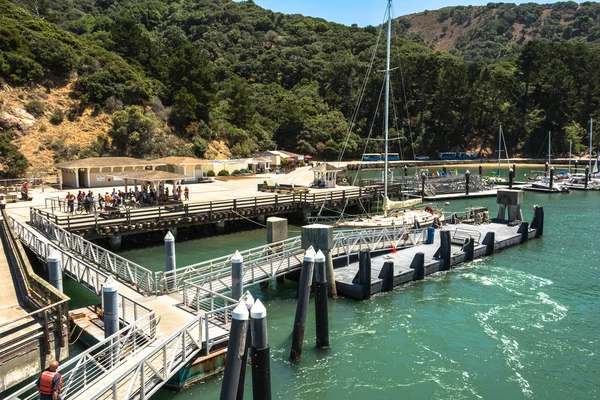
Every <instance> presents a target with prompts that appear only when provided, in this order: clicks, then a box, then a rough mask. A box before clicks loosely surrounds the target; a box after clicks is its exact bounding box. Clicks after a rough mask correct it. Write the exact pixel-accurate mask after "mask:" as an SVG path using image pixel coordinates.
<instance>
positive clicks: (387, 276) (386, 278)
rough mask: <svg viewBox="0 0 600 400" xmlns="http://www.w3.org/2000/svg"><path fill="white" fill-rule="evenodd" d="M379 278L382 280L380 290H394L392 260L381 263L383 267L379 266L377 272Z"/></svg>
mask: <svg viewBox="0 0 600 400" xmlns="http://www.w3.org/2000/svg"><path fill="white" fill-rule="evenodd" d="M379 279H381V280H383V282H381V291H382V292H389V291H392V290H394V262H393V261H386V262H385V263H383V267H382V268H381V272H379Z"/></svg>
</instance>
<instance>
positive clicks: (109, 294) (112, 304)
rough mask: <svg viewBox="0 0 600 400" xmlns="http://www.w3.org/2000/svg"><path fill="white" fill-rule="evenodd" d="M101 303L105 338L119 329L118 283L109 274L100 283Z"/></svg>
mask: <svg viewBox="0 0 600 400" xmlns="http://www.w3.org/2000/svg"><path fill="white" fill-rule="evenodd" d="M102 305H103V308H102V319H103V320H104V338H105V339H106V338H107V337H109V336H112V335H114V334H115V333H117V332H118V331H119V284H118V283H117V281H115V280H114V279H113V278H112V276H109V277H108V279H106V281H105V282H104V284H103V285H102Z"/></svg>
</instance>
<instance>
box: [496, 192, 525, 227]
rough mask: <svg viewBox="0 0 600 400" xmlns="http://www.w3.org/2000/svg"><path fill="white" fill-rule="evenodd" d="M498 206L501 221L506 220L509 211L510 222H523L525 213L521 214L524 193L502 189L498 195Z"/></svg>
mask: <svg viewBox="0 0 600 400" xmlns="http://www.w3.org/2000/svg"><path fill="white" fill-rule="evenodd" d="M496 204H498V219H499V220H501V221H505V220H506V210H507V209H508V222H512V221H522V220H523V213H522V212H521V204H523V191H521V190H506V189H500V190H498V193H497V194H496Z"/></svg>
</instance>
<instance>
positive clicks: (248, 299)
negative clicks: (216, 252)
mask: <svg viewBox="0 0 600 400" xmlns="http://www.w3.org/2000/svg"><path fill="white" fill-rule="evenodd" d="M240 302H241V303H244V305H245V306H246V309H247V310H248V312H250V310H251V309H252V307H253V306H254V297H252V294H250V292H248V291H247V292H246V293H244V295H243V296H242V297H241V298H240ZM246 328H247V331H246V344H245V347H244V354H243V355H242V365H241V367H240V382H239V384H238V391H237V397H236V399H237V400H243V399H244V386H245V384H246V365H248V350H249V349H250V345H251V343H252V329H251V328H250V324H246Z"/></svg>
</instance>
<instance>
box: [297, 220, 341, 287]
mask: <svg viewBox="0 0 600 400" xmlns="http://www.w3.org/2000/svg"><path fill="white" fill-rule="evenodd" d="M311 246H312V247H313V249H314V250H315V251H316V250H321V251H322V252H323V254H324V255H325V258H326V259H327V260H326V262H325V264H326V267H327V285H328V292H329V295H330V296H332V297H337V288H336V286H335V273H334V271H333V258H332V257H331V251H330V250H331V249H332V248H333V227H332V226H329V225H320V224H313V225H307V226H303V227H302V248H303V249H304V250H307V249H308V248H309V247H311Z"/></svg>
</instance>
